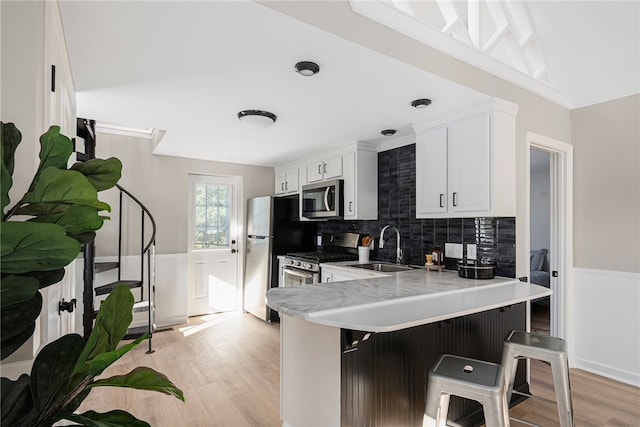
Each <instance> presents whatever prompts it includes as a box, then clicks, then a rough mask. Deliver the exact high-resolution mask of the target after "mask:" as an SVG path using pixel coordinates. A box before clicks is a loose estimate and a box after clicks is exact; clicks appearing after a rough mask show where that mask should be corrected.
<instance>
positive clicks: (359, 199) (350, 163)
mask: <svg viewBox="0 0 640 427" xmlns="http://www.w3.org/2000/svg"><path fill="white" fill-rule="evenodd" d="M343 178H344V219H348V220H356V219H358V220H365V219H378V153H377V152H376V151H374V150H373V149H370V148H368V147H365V146H364V145H363V144H360V145H356V147H355V148H354V149H353V150H352V151H349V152H347V153H345V154H344V175H343Z"/></svg>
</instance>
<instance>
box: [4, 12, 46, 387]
mask: <svg viewBox="0 0 640 427" xmlns="http://www.w3.org/2000/svg"><path fill="white" fill-rule="evenodd" d="M0 15H1V16H0V19H1V24H0V38H1V40H0V43H1V64H2V71H1V72H0V75H1V76H0V77H1V85H2V86H1V90H0V97H1V104H0V105H1V108H0V113H1V120H2V122H4V123H10V122H13V123H15V125H16V127H17V128H18V129H19V130H20V132H21V133H22V143H21V144H20V146H19V147H18V149H17V151H16V154H15V170H14V173H13V186H12V188H11V190H10V192H9V197H10V198H11V203H10V204H9V206H8V207H7V209H9V208H11V207H12V206H13V204H14V203H15V202H17V201H18V200H19V199H20V198H21V197H22V196H23V195H24V193H25V192H26V191H27V189H28V188H29V184H30V183H31V180H32V179H33V175H34V174H35V172H36V169H37V167H38V152H39V144H38V138H39V137H40V135H41V134H43V133H44V132H45V129H44V120H43V117H44V106H43V101H44V95H43V94H44V93H45V92H44V81H45V79H44V76H43V72H44V69H45V66H44V43H45V5H44V2H35V1H34V2H18V1H2V2H0ZM18 41H19V43H18ZM44 293H46V290H45V291H43V294H44ZM41 332H42V330H41V327H40V322H36V330H35V332H34V335H33V336H32V338H31V339H29V340H28V341H27V342H26V343H25V344H24V345H23V346H22V347H21V348H20V349H18V350H17V351H16V352H15V353H14V354H13V355H11V356H10V357H9V358H7V359H5V360H4V361H3V369H2V375H3V376H15V375H14V374H16V373H20V372H23V371H24V370H27V371H28V369H29V368H30V364H31V362H32V360H31V358H32V357H33V355H34V354H35V353H36V351H37V350H38V348H39V346H40V343H41V338H43V339H44V333H42V335H41ZM22 361H26V362H25V363H24V364H23V365H22V366H18V365H19V364H20V362H22ZM16 362H17V364H16ZM11 364H16V366H15V367H14V368H15V369H14V370H13V371H10V370H11V369H12V367H11Z"/></svg>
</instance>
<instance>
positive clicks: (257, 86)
mask: <svg viewBox="0 0 640 427" xmlns="http://www.w3.org/2000/svg"><path fill="white" fill-rule="evenodd" d="M60 3H61V12H62V17H63V23H64V27H65V35H66V38H67V44H68V47H69V54H70V58H71V65H72V70H73V74H74V79H75V83H76V90H77V101H78V114H79V115H80V116H82V117H88V118H93V119H96V120H97V121H98V123H101V124H105V125H106V124H111V125H118V126H126V127H132V128H155V129H161V130H163V131H165V134H164V136H163V138H162V139H161V141H160V142H159V143H158V145H157V146H156V148H155V152H156V153H157V154H166V155H175V156H181V157H193V158H200V159H208V160H218V161H225V162H236V163H244V164H256V165H269V166H272V165H277V164H282V163H285V162H287V161H291V160H295V159H298V158H301V157H304V156H308V155H313V154H314V153H320V152H322V151H326V150H327V149H332V148H337V147H339V146H340V145H345V144H348V143H350V142H352V141H355V140H364V141H373V142H380V141H383V140H384V137H383V136H381V135H380V131H381V130H383V129H389V128H391V129H396V130H397V131H398V132H397V133H396V136H402V135H407V134H409V133H411V130H412V124H414V123H420V122H424V121H428V120H429V119H430V117H434V116H438V115H441V114H446V113H448V112H454V111H456V110H458V109H460V108H464V107H465V106H468V105H471V104H475V103H478V102H481V101H483V100H485V99H487V98H488V97H487V95H485V94H482V93H479V92H477V91H475V90H472V89H469V88H466V87H463V86H461V85H459V84H456V83H453V82H450V81H448V80H445V79H443V78H442V77H438V76H436V75H433V74H429V73H427V72H425V71H424V70H420V69H418V68H415V67H413V66H411V65H408V64H405V63H402V62H400V61H398V60H395V59H392V58H389V57H387V56H385V55H382V54H380V53H378V52H374V51H372V50H370V49H368V48H365V47H363V46H360V45H358V44H356V43H353V42H351V41H347V40H345V39H342V38H340V37H338V36H336V35H334V34H331V33H328V32H326V31H323V30H320V29H318V28H315V27H313V26H310V25H308V24H305V23H303V22H300V21H297V20H295V19H293V18H291V17H289V16H287V15H285V14H282V13H279V12H277V11H275V10H272V9H270V8H268V7H265V6H264V5H262V4H258V3H254V2H251V1H196V2H185V1H181V2H171V1H144V2H134V1H111V2H102V1H91V2H81V1H70V0H62V1H61V2H60ZM511 3H513V2H506V1H485V0H475V1H474V0H471V1H468V2H467V1H464V2H462V1H441V0H438V1H437V2H436V1H433V2H431V1H412V0H396V1H393V2H390V1H362V2H360V1H357V2H353V3H352V4H351V5H352V7H353V9H354V10H355V11H356V12H358V13H362V14H364V15H365V16H367V17H368V18H370V19H373V20H376V21H377V22H380V23H382V24H384V25H386V26H389V27H391V28H394V24H395V25H397V24H398V22H400V23H403V22H404V23H407V22H411V23H412V26H411V28H409V27H410V26H409V25H404V26H402V25H401V26H400V27H398V28H397V30H398V31H400V32H405V33H406V32H407V31H408V28H409V29H410V30H411V31H412V33H411V34H407V35H410V36H412V37H414V38H416V39H417V40H419V41H421V42H424V43H431V44H436V45H437V46H434V47H436V48H438V49H441V50H443V51H445V52H447V53H448V54H450V55H453V56H457V57H459V58H460V59H462V60H465V61H467V62H470V63H472V64H473V65H475V66H477V67H478V68H482V69H485V71H489V72H492V73H495V74H497V75H500V76H501V77H502V78H504V79H506V80H510V81H512V82H514V83H516V84H519V85H521V86H523V87H526V88H527V89H529V90H531V91H533V92H536V93H540V95H541V96H544V97H546V98H547V99H550V100H552V101H553V102H556V103H558V104H560V105H563V106H565V107H567V108H575V107H579V106H582V105H589V104H592V103H597V102H601V101H605V100H609V99H614V98H617V97H621V96H625V95H629V94H631V93H638V92H639V89H638V85H639V81H638V77H637V76H638V75H639V71H638V70H639V65H638V63H639V62H640V61H639V52H640V46H639V42H638V40H640V34H639V30H638V22H639V21H638V15H639V13H640V9H639V7H638V2H609V1H603V2H598V1H571V2H555V1H549V2H537V1H525V2H518V3H519V6H518V7H514V6H513V5H512V4H511ZM371 6H375V7H381V8H384V9H382V10H385V11H386V12H387V13H385V14H379V16H376V13H375V11H373V12H372V8H371ZM367 7H369V10H367ZM375 7H374V8H373V9H375ZM385 16H386V17H387V19H388V18H389V17H390V16H391V17H392V18H393V19H392V20H390V21H387V22H383V21H384V19H385ZM336 18H337V17H336ZM407 19H408V20H409V21H407ZM392 21H393V22H392ZM523 22H524V24H523ZM594 28H597V31H594ZM432 33H433V34H438V36H439V37H440V39H439V40H436V38H434V37H435V36H434V37H431V38H430V37H426V36H425V35H424V34H432ZM425 37H426V38H425ZM438 43H439V44H438ZM452 43H453V44H452ZM447 45H450V46H447ZM451 46H453V47H451ZM448 49H449V51H448ZM491 55H493V56H491ZM478 58H484V59H478ZM303 60H312V61H315V62H317V63H318V64H319V65H320V72H319V73H318V74H317V75H315V76H312V77H304V76H301V75H300V74H298V73H296V72H295V71H294V69H293V68H294V64H295V63H297V62H298V61H303ZM474 61H479V62H476V63H474ZM514 67H515V68H514ZM514 76H515V77H514ZM527 85H529V86H527ZM416 98H430V99H431V100H432V101H433V102H432V104H431V105H430V106H429V107H428V108H427V109H424V110H417V109H414V108H412V107H411V106H410V102H411V101H412V100H414V99H416ZM245 109H259V110H267V111H271V112H273V113H274V114H275V115H277V117H278V118H277V121H276V123H275V124H274V125H272V126H270V127H268V128H265V129H253V128H247V127H246V126H244V125H243V124H242V123H241V122H240V121H238V119H237V113H238V112H239V111H241V110H245Z"/></svg>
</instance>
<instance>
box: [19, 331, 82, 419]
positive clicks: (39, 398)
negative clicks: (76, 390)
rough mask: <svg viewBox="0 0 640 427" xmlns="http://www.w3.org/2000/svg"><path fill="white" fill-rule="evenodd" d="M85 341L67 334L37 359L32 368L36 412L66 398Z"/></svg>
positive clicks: (44, 349) (40, 411)
mask: <svg viewBox="0 0 640 427" xmlns="http://www.w3.org/2000/svg"><path fill="white" fill-rule="evenodd" d="M83 347H84V340H83V339H82V337H81V336H80V335H78V334H67V335H63V336H62V337H60V338H58V339H57V340H55V341H52V342H51V343H49V344H47V345H46V346H45V347H44V348H43V349H42V350H40V352H39V353H38V356H36V359H35V361H34V362H33V367H32V368H31V383H30V385H31V395H32V396H33V407H34V410H35V411H36V412H37V413H43V412H45V411H47V410H48V409H49V408H50V407H52V406H54V405H56V404H58V403H60V402H61V401H63V400H64V398H66V397H67V393H68V392H69V391H70V390H67V386H68V385H69V383H70V382H71V378H72V373H73V368H74V366H75V363H76V360H77V358H78V356H79V355H80V353H81V352H82V348H83Z"/></svg>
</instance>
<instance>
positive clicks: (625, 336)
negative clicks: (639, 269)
mask: <svg viewBox="0 0 640 427" xmlns="http://www.w3.org/2000/svg"><path fill="white" fill-rule="evenodd" d="M568 302H569V304H572V305H573V313H574V316H575V317H574V319H572V322H571V323H572V324H573V329H574V334H573V340H574V343H573V345H572V346H571V347H572V352H573V354H572V355H570V357H571V359H572V361H573V363H572V364H571V365H572V367H576V368H580V369H584V370H586V371H589V372H593V373H595V374H598V375H602V376H605V377H608V378H611V379H614V380H617V381H621V382H624V383H627V384H631V385H633V386H636V387H640V274H639V273H626V272H619V271H606V270H594V269H587V268H575V269H574V299H573V301H571V300H569V301H568Z"/></svg>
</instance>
